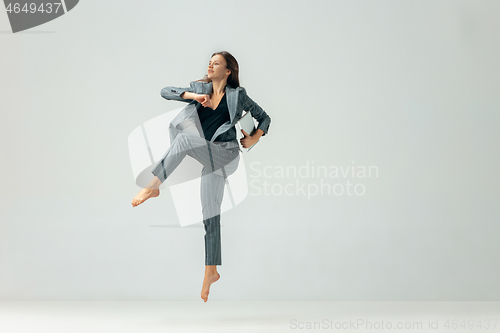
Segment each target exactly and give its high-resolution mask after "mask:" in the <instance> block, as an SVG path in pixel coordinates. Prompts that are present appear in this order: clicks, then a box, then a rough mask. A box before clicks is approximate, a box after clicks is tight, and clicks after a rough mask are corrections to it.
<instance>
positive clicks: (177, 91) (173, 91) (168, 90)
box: [160, 81, 199, 103]
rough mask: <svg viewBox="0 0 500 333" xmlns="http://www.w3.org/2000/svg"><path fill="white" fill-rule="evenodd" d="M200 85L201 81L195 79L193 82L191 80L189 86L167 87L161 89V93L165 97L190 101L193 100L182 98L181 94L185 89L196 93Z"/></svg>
mask: <svg viewBox="0 0 500 333" xmlns="http://www.w3.org/2000/svg"><path fill="white" fill-rule="evenodd" d="M198 85H199V82H197V81H193V82H191V84H190V86H189V88H179V87H165V88H163V89H162V90H161V92H160V94H161V97H163V98H165V99H170V100H174V101H182V102H187V103H189V102H191V101H193V100H192V99H186V98H182V97H181V96H180V95H181V94H182V93H183V92H185V91H189V92H192V93H196V92H197V91H198Z"/></svg>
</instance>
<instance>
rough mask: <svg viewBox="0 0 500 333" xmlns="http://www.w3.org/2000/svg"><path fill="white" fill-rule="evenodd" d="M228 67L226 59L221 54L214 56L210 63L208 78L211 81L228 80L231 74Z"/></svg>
mask: <svg viewBox="0 0 500 333" xmlns="http://www.w3.org/2000/svg"><path fill="white" fill-rule="evenodd" d="M226 65H227V63H226V59H224V57H223V56H221V55H220V54H216V55H214V56H213V57H212V59H210V61H209V62H208V69H207V75H208V78H209V79H211V80H213V79H216V80H217V79H219V80H222V79H224V78H227V77H228V76H229V74H231V71H230V70H229V69H227V68H226Z"/></svg>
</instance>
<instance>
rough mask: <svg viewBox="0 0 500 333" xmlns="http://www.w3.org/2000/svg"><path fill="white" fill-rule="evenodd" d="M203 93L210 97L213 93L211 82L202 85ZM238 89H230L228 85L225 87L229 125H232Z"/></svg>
mask: <svg viewBox="0 0 500 333" xmlns="http://www.w3.org/2000/svg"><path fill="white" fill-rule="evenodd" d="M203 87H204V90H205V91H204V92H203V93H205V94H207V95H211V94H212V91H213V85H212V82H208V83H205V84H204V85H203ZM238 93H239V91H238V89H234V88H231V87H230V86H229V85H226V101H227V108H228V110H229V118H230V119H231V125H232V124H233V120H234V117H235V115H236V107H237V102H238Z"/></svg>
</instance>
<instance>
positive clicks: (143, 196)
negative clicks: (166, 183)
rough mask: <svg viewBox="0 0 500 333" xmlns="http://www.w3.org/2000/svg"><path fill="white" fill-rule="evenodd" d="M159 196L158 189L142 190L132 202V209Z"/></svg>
mask: <svg viewBox="0 0 500 333" xmlns="http://www.w3.org/2000/svg"><path fill="white" fill-rule="evenodd" d="M159 195H160V190H159V189H149V188H143V189H142V190H141V191H140V192H139V193H138V194H137V195H136V196H135V198H134V199H133V200H132V207H135V206H139V205H140V204H141V203H143V202H144V201H146V200H147V199H149V198H153V197H157V196H159Z"/></svg>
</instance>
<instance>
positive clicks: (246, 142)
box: [240, 130, 260, 148]
mask: <svg viewBox="0 0 500 333" xmlns="http://www.w3.org/2000/svg"><path fill="white" fill-rule="evenodd" d="M241 132H242V133H243V135H244V137H243V138H241V139H240V143H241V145H242V146H243V148H250V147H252V146H253V144H254V143H256V142H257V141H259V138H260V136H258V137H257V136H251V135H250V134H248V133H247V132H245V131H244V130H241Z"/></svg>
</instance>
